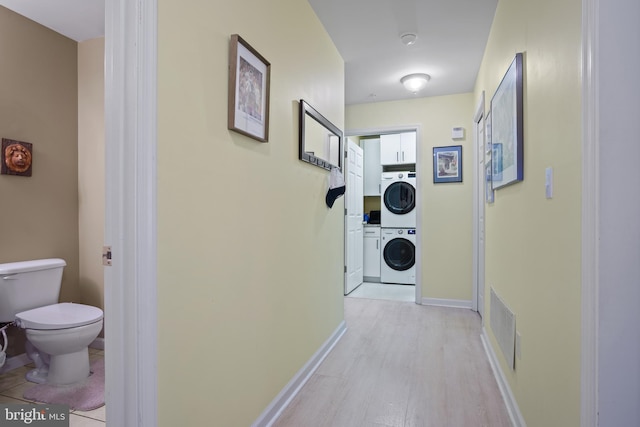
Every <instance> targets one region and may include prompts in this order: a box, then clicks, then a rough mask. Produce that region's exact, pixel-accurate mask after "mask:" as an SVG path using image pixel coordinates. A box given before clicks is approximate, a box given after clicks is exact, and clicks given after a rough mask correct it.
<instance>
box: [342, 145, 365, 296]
mask: <svg viewBox="0 0 640 427" xmlns="http://www.w3.org/2000/svg"><path fill="white" fill-rule="evenodd" d="M363 157H364V153H363V150H362V148H360V147H359V146H358V145H357V144H356V143H354V142H353V141H351V140H349V139H348V143H347V158H346V161H345V165H346V176H345V183H346V186H347V188H346V193H345V198H346V199H345V208H346V213H345V221H346V225H345V229H346V231H347V236H346V239H345V242H346V245H347V247H346V250H345V253H346V261H345V262H346V277H345V282H344V294H345V295H347V294H348V293H350V292H351V291H353V290H354V289H355V288H356V287H358V286H359V285H360V284H361V283H362V281H363V273H364V271H363V270H364V234H363V231H364V230H363V226H362V220H363V214H364V176H363V173H364V158H363Z"/></svg>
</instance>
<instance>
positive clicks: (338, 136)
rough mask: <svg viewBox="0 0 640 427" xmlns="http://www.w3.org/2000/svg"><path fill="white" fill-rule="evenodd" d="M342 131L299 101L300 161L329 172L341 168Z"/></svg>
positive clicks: (306, 104) (305, 103) (302, 101)
mask: <svg viewBox="0 0 640 427" xmlns="http://www.w3.org/2000/svg"><path fill="white" fill-rule="evenodd" d="M341 149H342V131H340V129H338V128H337V127H336V126H335V125H334V124H333V123H331V122H330V121H329V120H327V119H326V118H325V117H324V116H323V115H322V114H320V113H319V112H318V111H317V110H316V109H315V108H313V107H312V106H310V105H309V104H308V103H307V102H305V101H304V100H302V99H301V100H300V160H302V161H305V162H308V163H311V164H313V165H316V166H319V167H321V168H324V169H327V170H331V169H332V168H334V167H337V168H341V167H342V158H341V156H340V152H341Z"/></svg>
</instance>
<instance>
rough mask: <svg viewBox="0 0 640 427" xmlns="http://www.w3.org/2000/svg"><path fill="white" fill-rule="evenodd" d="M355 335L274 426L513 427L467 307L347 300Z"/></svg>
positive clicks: (473, 316)
mask: <svg viewBox="0 0 640 427" xmlns="http://www.w3.org/2000/svg"><path fill="white" fill-rule="evenodd" d="M344 303H345V319H346V322H347V332H346V333H345V335H344V336H343V337H342V339H341V340H340V342H338V344H337V345H336V347H335V348H334V349H333V351H332V352H331V353H330V354H329V355H328V356H327V358H326V359H325V360H324V361H323V363H322V364H321V365H320V367H319V368H318V370H317V371H316V372H315V373H314V374H313V375H312V376H311V378H310V379H309V381H308V382H307V383H306V384H305V385H304V387H303V388H302V389H301V391H300V393H299V394H298V395H297V396H296V397H295V398H294V399H293V400H292V402H291V403H290V405H289V406H288V407H287V408H286V409H285V410H284V412H283V413H282V415H281V416H280V417H279V419H278V420H277V421H276V422H275V424H274V427H300V426H304V427H320V426H327V427H365V426H366V427H378V426H387V427H431V426H433V427H471V426H474V427H475V426H486V427H502V426H504V427H510V426H511V422H510V420H509V416H508V414H507V410H506V407H505V404H504V401H503V399H502V396H501V395H500V391H499V389H498V385H497V383H496V381H495V378H494V377H493V373H492V371H491V367H490V365H489V362H488V360H487V356H486V354H485V352H484V349H483V347H482V342H481V340H480V333H481V320H480V317H479V316H478V314H477V313H475V312H473V311H471V310H465V309H453V308H441V307H432V306H420V305H416V304H413V303H410V302H399V301H384V300H369V299H360V298H345V301H344Z"/></svg>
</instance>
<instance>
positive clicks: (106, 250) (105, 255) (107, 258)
mask: <svg viewBox="0 0 640 427" xmlns="http://www.w3.org/2000/svg"><path fill="white" fill-rule="evenodd" d="M102 265H106V266H108V267H111V246H103V247H102Z"/></svg>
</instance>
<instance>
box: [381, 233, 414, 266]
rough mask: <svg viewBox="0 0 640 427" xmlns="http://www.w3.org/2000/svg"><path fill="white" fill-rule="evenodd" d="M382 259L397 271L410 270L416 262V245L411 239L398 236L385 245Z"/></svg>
mask: <svg viewBox="0 0 640 427" xmlns="http://www.w3.org/2000/svg"><path fill="white" fill-rule="evenodd" d="M382 259H384V262H385V263H386V264H387V265H388V266H389V267H391V268H392V269H394V270H396V271H405V270H408V269H410V268H411V267H413V266H414V264H415V263H416V247H415V245H414V244H413V243H412V242H410V241H409V240H407V239H403V238H401V237H397V238H395V239H392V240H391V241H389V242H388V243H387V244H386V245H384V251H383V253H382Z"/></svg>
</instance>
